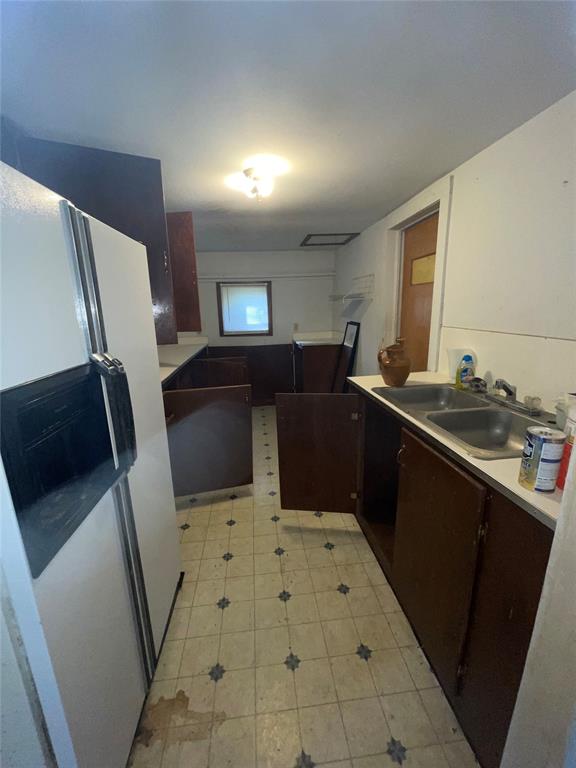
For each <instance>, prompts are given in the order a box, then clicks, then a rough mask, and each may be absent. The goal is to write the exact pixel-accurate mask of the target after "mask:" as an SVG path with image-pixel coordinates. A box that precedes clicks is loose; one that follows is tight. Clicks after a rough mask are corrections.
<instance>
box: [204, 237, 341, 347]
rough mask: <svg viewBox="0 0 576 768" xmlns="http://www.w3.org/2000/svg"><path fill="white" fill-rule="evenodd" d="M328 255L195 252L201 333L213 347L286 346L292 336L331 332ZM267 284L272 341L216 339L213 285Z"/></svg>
mask: <svg viewBox="0 0 576 768" xmlns="http://www.w3.org/2000/svg"><path fill="white" fill-rule="evenodd" d="M334 258H335V257H334V252H333V251H329V250H311V249H310V250H308V249H302V250H299V251H269V252H265V251H258V252H200V253H198V254H197V261H198V277H199V281H198V284H199V293H200V314H201V318H202V334H203V335H204V336H207V337H208V340H209V343H210V344H211V345H213V346H238V345H240V346H244V345H257V344H288V343H290V342H291V341H292V334H293V333H294V332H295V328H294V324H295V323H296V324H297V325H298V328H297V329H296V330H299V331H301V332H302V331H304V332H308V331H329V330H330V329H331V328H332V304H331V303H330V301H329V296H330V294H332V293H333V290H334V270H335V265H334ZM235 278H236V279H239V280H271V281H272V313H273V332H274V334H273V336H255V337H250V336H238V337H234V336H225V337H221V336H220V331H219V327H218V306H217V302H216V283H217V282H218V281H220V280H231V279H235Z"/></svg>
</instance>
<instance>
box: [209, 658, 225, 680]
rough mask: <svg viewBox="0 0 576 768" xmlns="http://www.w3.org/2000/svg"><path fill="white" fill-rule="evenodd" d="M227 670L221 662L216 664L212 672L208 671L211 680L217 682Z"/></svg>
mask: <svg viewBox="0 0 576 768" xmlns="http://www.w3.org/2000/svg"><path fill="white" fill-rule="evenodd" d="M225 672H226V670H225V669H224V667H223V666H222V664H220V663H218V664H214V666H213V667H212V669H211V670H210V672H208V677H209V678H210V680H214V682H215V683H217V682H218V680H222V678H223V677H224V673H225Z"/></svg>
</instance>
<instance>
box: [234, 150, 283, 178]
mask: <svg viewBox="0 0 576 768" xmlns="http://www.w3.org/2000/svg"><path fill="white" fill-rule="evenodd" d="M242 167H243V168H253V169H254V172H255V175H258V176H282V175H283V174H284V173H288V171H289V170H290V163H289V162H288V161H287V160H285V159H284V158H283V157H279V156H278V155H253V156H252V157H247V158H246V160H244V164H243V166H242Z"/></svg>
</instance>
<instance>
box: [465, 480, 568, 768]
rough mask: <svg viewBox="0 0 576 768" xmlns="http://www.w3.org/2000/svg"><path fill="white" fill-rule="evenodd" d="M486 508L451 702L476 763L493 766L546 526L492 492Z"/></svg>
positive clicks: (542, 563)
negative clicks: (458, 684)
mask: <svg viewBox="0 0 576 768" xmlns="http://www.w3.org/2000/svg"><path fill="white" fill-rule="evenodd" d="M487 508H488V512H487V517H486V521H487V532H486V540H485V543H484V546H483V548H482V554H481V558H480V567H479V571H478V577H477V583H476V595H475V600H474V604H473V612H472V621H471V624H470V632H469V637H468V642H467V648H466V655H465V659H464V676H463V680H462V689H461V692H460V695H459V696H458V697H456V698H455V699H454V700H453V702H452V703H453V706H454V708H455V710H456V713H457V715H458V717H459V719H460V721H461V723H462V726H463V727H464V729H465V731H466V734H467V735H468V738H469V739H470V741H471V744H472V746H473V748H474V750H475V752H476V754H477V755H478V758H479V760H480V762H481V764H482V766H483V768H498V766H499V765H500V759H501V757H502V752H503V749H504V743H505V741H506V736H507V733H508V728H509V725H510V720H511V718H512V712H513V710H514V705H515V703H516V696H517V693H518V688H519V686H520V681H521V679H522V673H523V670H524V664H525V661H526V655H527V653H528V646H529V644H530V638H531V636H532V630H533V627H534V620H535V618H536V612H537V610H538V603H539V601H540V594H541V592H542V585H543V582H544V576H545V573H546V567H547V564H548V558H549V555H550V547H551V545H552V538H553V532H552V531H551V530H550V529H548V528H546V527H545V526H544V525H542V524H541V523H540V522H538V520H536V519H535V518H533V517H532V516H531V515H529V514H528V513H527V512H526V511H525V510H523V509H520V507H517V506H516V505H515V504H513V503H512V502H511V501H509V500H508V499H506V498H505V497H504V496H502V495H500V494H499V493H496V492H495V491H493V492H492V493H491V498H490V500H489V502H488V505H487ZM550 695H554V694H553V692H551V693H550Z"/></svg>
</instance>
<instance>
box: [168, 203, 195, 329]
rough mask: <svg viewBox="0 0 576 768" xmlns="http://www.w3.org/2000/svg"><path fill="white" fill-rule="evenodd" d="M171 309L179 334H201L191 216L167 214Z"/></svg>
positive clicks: (187, 214) (189, 214)
mask: <svg viewBox="0 0 576 768" xmlns="http://www.w3.org/2000/svg"><path fill="white" fill-rule="evenodd" d="M166 223H167V225H168V239H169V242H170V262H171V266H172V281H173V284H174V308H175V311H176V326H177V328H178V330H179V331H201V330H202V323H201V321H200V300H199V298H198V274H197V269H196V248H195V245H194V225H193V222H192V214H191V213H187V212H186V213H167V214H166Z"/></svg>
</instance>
